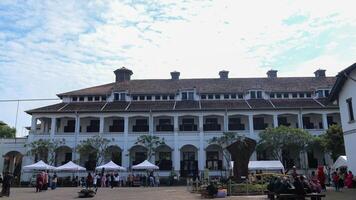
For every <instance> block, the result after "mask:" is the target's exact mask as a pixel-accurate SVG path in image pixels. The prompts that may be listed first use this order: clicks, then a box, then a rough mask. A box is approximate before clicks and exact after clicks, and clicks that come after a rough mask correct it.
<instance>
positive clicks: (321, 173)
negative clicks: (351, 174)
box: [317, 166, 326, 191]
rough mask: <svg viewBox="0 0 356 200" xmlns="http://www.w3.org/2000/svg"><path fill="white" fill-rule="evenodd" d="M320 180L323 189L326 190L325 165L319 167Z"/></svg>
mask: <svg viewBox="0 0 356 200" xmlns="http://www.w3.org/2000/svg"><path fill="white" fill-rule="evenodd" d="M317 176H318V180H319V183H320V185H321V189H323V190H324V191H326V186H325V179H326V177H325V173H324V167H323V166H319V167H318V174H317Z"/></svg>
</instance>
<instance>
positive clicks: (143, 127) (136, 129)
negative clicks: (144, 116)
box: [132, 125, 149, 132]
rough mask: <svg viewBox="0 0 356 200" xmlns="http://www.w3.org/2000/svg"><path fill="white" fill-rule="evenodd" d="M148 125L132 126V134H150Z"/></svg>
mask: <svg viewBox="0 0 356 200" xmlns="http://www.w3.org/2000/svg"><path fill="white" fill-rule="evenodd" d="M148 130H149V128H148V125H134V126H132V132H148Z"/></svg>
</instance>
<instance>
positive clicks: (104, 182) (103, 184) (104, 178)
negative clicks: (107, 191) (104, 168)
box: [101, 173, 106, 187]
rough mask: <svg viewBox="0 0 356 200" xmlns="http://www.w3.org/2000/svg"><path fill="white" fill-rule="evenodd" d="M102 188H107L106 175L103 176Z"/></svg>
mask: <svg viewBox="0 0 356 200" xmlns="http://www.w3.org/2000/svg"><path fill="white" fill-rule="evenodd" d="M101 187H106V176H105V175H104V173H102V174H101Z"/></svg>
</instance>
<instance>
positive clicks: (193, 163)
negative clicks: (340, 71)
mask: <svg viewBox="0 0 356 200" xmlns="http://www.w3.org/2000/svg"><path fill="white" fill-rule="evenodd" d="M132 74H133V73H132V71H131V70H129V69H126V68H121V69H118V70H116V71H115V75H116V81H115V82H113V83H109V84H105V85H100V86H96V87H91V88H86V89H81V90H77V91H72V92H67V93H62V94H58V97H59V98H60V99H62V102H61V103H59V104H55V105H50V106H46V107H42V108H37V109H33V110H29V111H27V113H28V114H30V115H32V124H31V130H30V133H29V136H28V138H27V141H26V142H27V143H29V142H32V141H35V140H40V139H53V140H56V139H58V140H63V141H64V142H65V145H63V146H61V147H60V148H58V150H57V156H56V161H55V164H56V165H60V164H63V163H65V162H67V161H69V160H77V161H78V162H79V164H81V165H83V166H85V167H87V168H89V169H90V168H93V163H94V162H95V161H93V159H92V158H91V156H90V155H89V156H88V155H79V154H78V153H76V148H77V145H78V144H79V143H80V141H82V140H85V139H87V138H89V137H92V136H94V135H101V136H102V137H105V138H107V139H109V140H110V147H109V149H110V152H112V153H111V154H110V155H108V156H107V158H105V159H106V160H107V161H108V160H113V161H114V162H116V163H118V164H120V165H122V166H124V167H130V166H132V165H133V164H136V163H139V162H141V161H143V160H144V159H145V158H146V154H147V152H146V149H145V148H144V147H143V146H139V145H135V142H136V140H137V137H138V136H140V135H144V134H149V135H157V136H159V137H162V138H164V139H165V142H166V145H162V146H161V147H159V148H158V149H157V152H156V153H155V156H154V158H153V159H152V162H155V163H156V164H158V165H159V166H160V170H161V172H160V175H165V174H168V173H169V171H171V170H175V171H176V172H177V173H179V174H180V176H181V177H184V176H186V175H187V174H189V173H191V172H192V171H195V170H203V169H204V168H205V167H207V168H209V169H210V173H211V174H212V175H214V174H220V172H221V170H223V169H224V168H225V167H226V166H227V164H226V163H225V161H224V159H223V156H222V151H221V147H219V146H217V145H209V143H208V140H209V139H210V138H212V137H214V136H220V135H222V133H223V132H227V131H229V132H235V133H236V134H239V135H245V136H246V137H250V138H253V139H255V140H258V137H259V136H258V135H259V132H260V131H262V130H264V129H265V128H267V127H277V126H279V125H285V126H291V127H297V128H304V129H306V130H308V131H309V132H311V133H312V134H314V135H319V134H322V133H324V132H325V130H326V129H327V128H328V127H329V125H331V124H335V123H336V124H339V123H340V115H339V107H338V105H336V104H330V103H328V101H327V97H328V96H329V92H330V90H331V88H332V86H333V84H334V83H335V80H336V78H335V77H326V76H325V70H317V71H316V72H315V76H313V77H278V76H277V71H275V70H270V71H268V73H267V77H265V78H230V77H228V71H221V72H220V73H219V76H220V77H219V78H203V79H180V78H179V75H180V73H179V72H172V73H171V78H170V79H147V80H131V75H132ZM14 147H15V146H14ZM1 149H2V151H3V152H2V154H3V155H4V158H6V159H9V158H8V157H7V155H8V152H13V151H17V152H18V153H19V154H22V155H24V153H25V152H26V151H27V150H28V149H24V148H22V147H21V148H20V146H19V147H18V149H7V147H6V148H5V147H4V148H1ZM282 153H283V157H284V161H283V162H284V164H285V165H286V166H287V167H288V166H289V167H290V166H292V165H297V167H299V168H301V169H306V168H315V167H316V166H317V165H318V164H326V165H329V164H331V161H330V158H329V156H327V155H324V154H321V153H320V152H319V151H318V150H317V149H315V150H314V151H310V152H305V153H303V154H301V155H297V156H295V155H292V154H291V152H289V151H286V152H282ZM268 158H269V155H268V152H255V153H254V154H253V156H252V157H251V159H252V160H256V159H268ZM36 159H39V158H36ZM42 159H44V160H46V159H47V158H42ZM33 161H34V158H32V157H25V159H24V161H23V162H22V164H24V163H25V164H29V163H32V162H33ZM6 162H7V161H6ZM8 163H9V162H7V163H5V166H4V167H5V168H6V169H7V170H11V167H10V168H9V165H8ZM12 170H13V169H12Z"/></svg>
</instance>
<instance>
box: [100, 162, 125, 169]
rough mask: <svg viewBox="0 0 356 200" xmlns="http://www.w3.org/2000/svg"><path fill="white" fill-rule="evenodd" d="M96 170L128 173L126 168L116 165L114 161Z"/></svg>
mask: <svg viewBox="0 0 356 200" xmlns="http://www.w3.org/2000/svg"><path fill="white" fill-rule="evenodd" d="M95 169H96V170H101V169H105V170H107V171H126V168H125V167H121V166H120V165H117V164H115V163H114V162H113V161H110V162H108V163H106V164H104V165H101V166H98V167H96V168H95Z"/></svg>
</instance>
